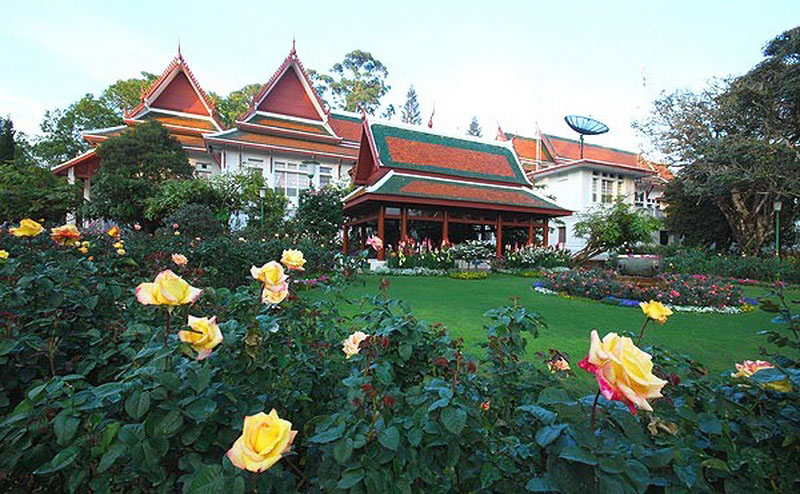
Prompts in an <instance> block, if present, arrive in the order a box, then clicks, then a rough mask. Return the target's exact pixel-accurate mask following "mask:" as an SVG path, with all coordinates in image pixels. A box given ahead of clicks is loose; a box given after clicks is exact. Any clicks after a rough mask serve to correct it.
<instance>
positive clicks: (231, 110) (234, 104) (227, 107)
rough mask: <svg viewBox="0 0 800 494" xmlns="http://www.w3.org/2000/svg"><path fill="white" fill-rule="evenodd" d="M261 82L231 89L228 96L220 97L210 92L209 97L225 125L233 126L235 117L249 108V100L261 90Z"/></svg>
mask: <svg viewBox="0 0 800 494" xmlns="http://www.w3.org/2000/svg"><path fill="white" fill-rule="evenodd" d="M262 87H263V86H262V85H261V84H248V85H246V86H244V87H242V88H241V89H237V90H236V91H231V93H230V94H228V96H226V97H225V98H221V97H219V96H217V95H216V94H214V93H211V98H212V99H213V100H214V102H215V104H216V107H217V112H219V117H220V120H222V123H223V124H225V126H226V127H230V126H233V124H234V122H236V118H238V117H240V116H241V115H242V114H244V112H246V111H247V110H248V108H250V102H251V101H253V98H254V97H255V95H256V94H258V92H259V91H260V90H261V88H262Z"/></svg>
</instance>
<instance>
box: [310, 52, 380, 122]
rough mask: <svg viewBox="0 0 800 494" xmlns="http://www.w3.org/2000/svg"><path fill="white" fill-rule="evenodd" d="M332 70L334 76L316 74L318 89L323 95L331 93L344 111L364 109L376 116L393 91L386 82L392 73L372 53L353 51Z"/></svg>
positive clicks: (337, 104) (315, 79)
mask: <svg viewBox="0 0 800 494" xmlns="http://www.w3.org/2000/svg"><path fill="white" fill-rule="evenodd" d="M330 71H331V73H332V74H333V75H325V74H317V73H314V77H313V78H314V81H315V87H317V88H318V89H319V93H320V95H322V96H325V94H326V93H327V92H328V91H330V92H331V94H332V95H333V98H334V103H335V104H336V106H338V107H339V108H341V109H343V110H347V111H358V110H359V108H363V109H364V111H366V112H367V113H369V114H370V115H372V114H373V113H375V110H377V109H378V108H379V107H380V102H381V98H382V97H383V96H384V95H386V93H388V92H389V89H391V86H388V85H387V84H386V82H385V80H386V77H388V76H389V71H388V70H387V69H386V67H385V66H384V65H383V64H382V63H381V62H380V60H378V59H376V58H374V57H373V56H372V54H371V53H369V52H365V51H361V50H353V51H352V52H350V53H348V54H347V55H345V57H344V60H343V61H342V62H341V63H337V64H335V65H334V66H333V67H331V70H330Z"/></svg>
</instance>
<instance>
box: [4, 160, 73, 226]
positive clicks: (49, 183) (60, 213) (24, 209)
mask: <svg viewBox="0 0 800 494" xmlns="http://www.w3.org/2000/svg"><path fill="white" fill-rule="evenodd" d="M80 200H81V195H80V188H79V187H78V186H77V185H70V184H69V183H67V180H66V179H65V178H64V177H59V176H57V175H55V174H54V173H53V172H51V171H50V170H48V169H46V168H42V167H40V166H36V165H33V164H18V163H11V164H8V165H6V166H0V224H3V223H6V222H12V221H19V220H21V219H23V218H34V219H36V220H38V219H40V218H44V220H45V221H47V222H51V223H58V222H61V221H64V218H65V216H66V214H67V213H68V212H70V211H74V210H75V209H76V208H77V206H78V205H79V204H80Z"/></svg>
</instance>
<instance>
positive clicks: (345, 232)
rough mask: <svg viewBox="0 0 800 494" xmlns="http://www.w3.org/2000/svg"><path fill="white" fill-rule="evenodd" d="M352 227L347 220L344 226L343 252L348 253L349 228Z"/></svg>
mask: <svg viewBox="0 0 800 494" xmlns="http://www.w3.org/2000/svg"><path fill="white" fill-rule="evenodd" d="M349 228H350V224H349V223H347V222H345V223H344V226H343V227H342V254H344V255H347V250H348V247H349V246H348V245H347V230H348V229H349Z"/></svg>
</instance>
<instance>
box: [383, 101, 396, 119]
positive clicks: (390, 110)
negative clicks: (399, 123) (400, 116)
mask: <svg viewBox="0 0 800 494" xmlns="http://www.w3.org/2000/svg"><path fill="white" fill-rule="evenodd" d="M395 113H397V111H396V110H395V109H394V105H392V104H390V105H389V106H387V107H386V109H385V110H383V113H381V118H385V119H386V120H391V119H392V117H394V114H395Z"/></svg>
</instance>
